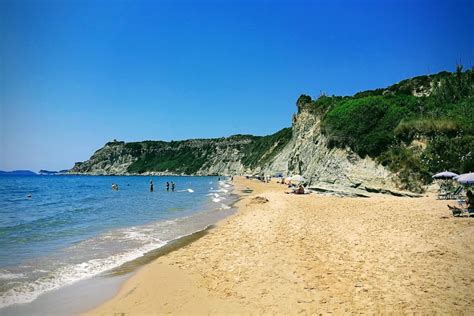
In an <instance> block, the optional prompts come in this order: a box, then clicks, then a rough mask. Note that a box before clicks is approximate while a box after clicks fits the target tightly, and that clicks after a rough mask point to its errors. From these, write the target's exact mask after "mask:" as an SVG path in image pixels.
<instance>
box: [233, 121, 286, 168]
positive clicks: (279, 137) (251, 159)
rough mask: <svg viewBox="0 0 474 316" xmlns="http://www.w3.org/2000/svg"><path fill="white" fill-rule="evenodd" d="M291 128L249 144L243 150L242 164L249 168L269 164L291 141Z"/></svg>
mask: <svg viewBox="0 0 474 316" xmlns="http://www.w3.org/2000/svg"><path fill="white" fill-rule="evenodd" d="M291 135H292V130H291V128H289V127H288V128H284V129H282V130H280V131H278V132H276V133H275V134H273V135H269V136H263V137H259V138H257V139H255V140H254V141H253V142H251V143H249V144H248V145H247V146H246V147H245V148H244V150H243V153H244V156H243V158H242V163H243V164H244V166H247V167H255V166H257V165H263V164H265V163H267V162H269V161H270V160H271V159H272V158H273V157H275V156H276V155H277V154H278V153H279V152H280V151H281V150H282V149H283V147H285V145H286V144H287V143H288V142H289V141H290V139H291Z"/></svg>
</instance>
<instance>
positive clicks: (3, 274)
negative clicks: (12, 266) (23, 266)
mask: <svg viewBox="0 0 474 316" xmlns="http://www.w3.org/2000/svg"><path fill="white" fill-rule="evenodd" d="M24 277H25V275H24V274H23V273H11V272H8V271H5V270H0V280H13V279H21V278H24Z"/></svg>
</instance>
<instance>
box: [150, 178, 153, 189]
mask: <svg viewBox="0 0 474 316" xmlns="http://www.w3.org/2000/svg"><path fill="white" fill-rule="evenodd" d="M150 192H153V180H150Z"/></svg>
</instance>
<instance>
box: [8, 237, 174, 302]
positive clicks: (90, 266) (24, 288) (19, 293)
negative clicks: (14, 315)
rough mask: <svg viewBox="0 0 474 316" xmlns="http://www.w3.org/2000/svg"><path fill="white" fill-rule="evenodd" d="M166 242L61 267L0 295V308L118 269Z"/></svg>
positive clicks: (28, 300)
mask: <svg viewBox="0 0 474 316" xmlns="http://www.w3.org/2000/svg"><path fill="white" fill-rule="evenodd" d="M167 243H168V242H167V241H161V242H156V243H149V244H146V245H143V246H142V247H139V248H137V249H134V250H132V251H128V252H124V253H119V254H116V255H113V256H110V257H108V258H104V259H91V260H89V261H86V262H83V263H79V264H74V265H68V266H65V267H62V268H60V269H58V270H56V271H54V272H53V273H51V274H50V275H48V276H45V277H42V278H39V279H38V280H36V281H33V282H26V283H21V285H18V286H16V287H14V288H11V289H10V290H8V291H7V292H5V293H2V294H1V295H0V307H5V306H9V305H12V304H21V303H28V302H32V301H33V300H34V299H36V298H37V297H38V296H39V295H40V294H42V293H44V292H47V291H51V290H54V289H57V288H60V287H62V286H64V285H68V284H72V283H75V282H77V281H80V280H84V279H87V278H90V277H92V276H94V275H97V274H99V273H102V272H104V271H107V270H110V269H112V268H115V267H118V266H120V265H122V264H124V263H125V262H128V261H131V260H134V259H136V258H138V257H141V256H143V255H144V254H145V253H147V252H149V251H151V250H153V249H156V248H159V247H162V246H164V245H166V244H167Z"/></svg>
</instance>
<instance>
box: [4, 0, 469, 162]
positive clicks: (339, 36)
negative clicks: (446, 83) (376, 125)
mask: <svg viewBox="0 0 474 316" xmlns="http://www.w3.org/2000/svg"><path fill="white" fill-rule="evenodd" d="M0 32H1V33H0V35H1V36H0V57H1V58H0V169H6V170H11V169H32V170H35V171H37V170H39V169H43V168H44V169H51V170H58V169H66V168H71V167H72V166H73V164H74V162H75V161H82V160H86V159H88V158H89V157H90V155H91V154H92V153H93V152H94V151H95V150H96V149H98V148H100V147H101V146H103V145H104V144H105V143H106V142H107V141H110V140H112V139H114V138H116V139H118V140H124V141H139V140H147V139H153V140H179V139H187V138H203V137H204V138H208V137H221V136H229V135H232V134H237V133H242V134H255V135H265V134H270V133H273V132H275V131H277V130H279V129H280V128H283V127H286V126H290V125H291V116H292V114H293V113H294V112H295V110H296V107H295V101H296V99H297V98H298V96H299V95H300V94H302V93H305V94H310V95H312V96H318V95H319V94H320V92H325V93H327V94H339V95H351V94H353V93H355V92H357V91H360V90H367V89H373V88H378V87H384V86H387V85H390V84H393V83H395V82H397V81H400V80H402V79H405V78H408V77H412V76H415V75H421V74H427V73H435V72H439V71H441V70H453V69H454V67H455V64H456V63H462V64H464V65H465V66H472V65H473V64H474V1H472V0H468V1H464V2H463V1H453V0H449V1H436V0H433V1H415V0H406V1H389V0H382V1H344V2H340V1H257V0H255V1H225V0H222V1H217V0H215V1H197V0H196V1H179V0H178V1H159V0H156V1H136V0H134V1H104V0H100V1H99V0H97V1H77V0H71V1H65V0H59V1H44V0H34V1H23V0H12V1H11V0H1V1H0Z"/></svg>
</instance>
